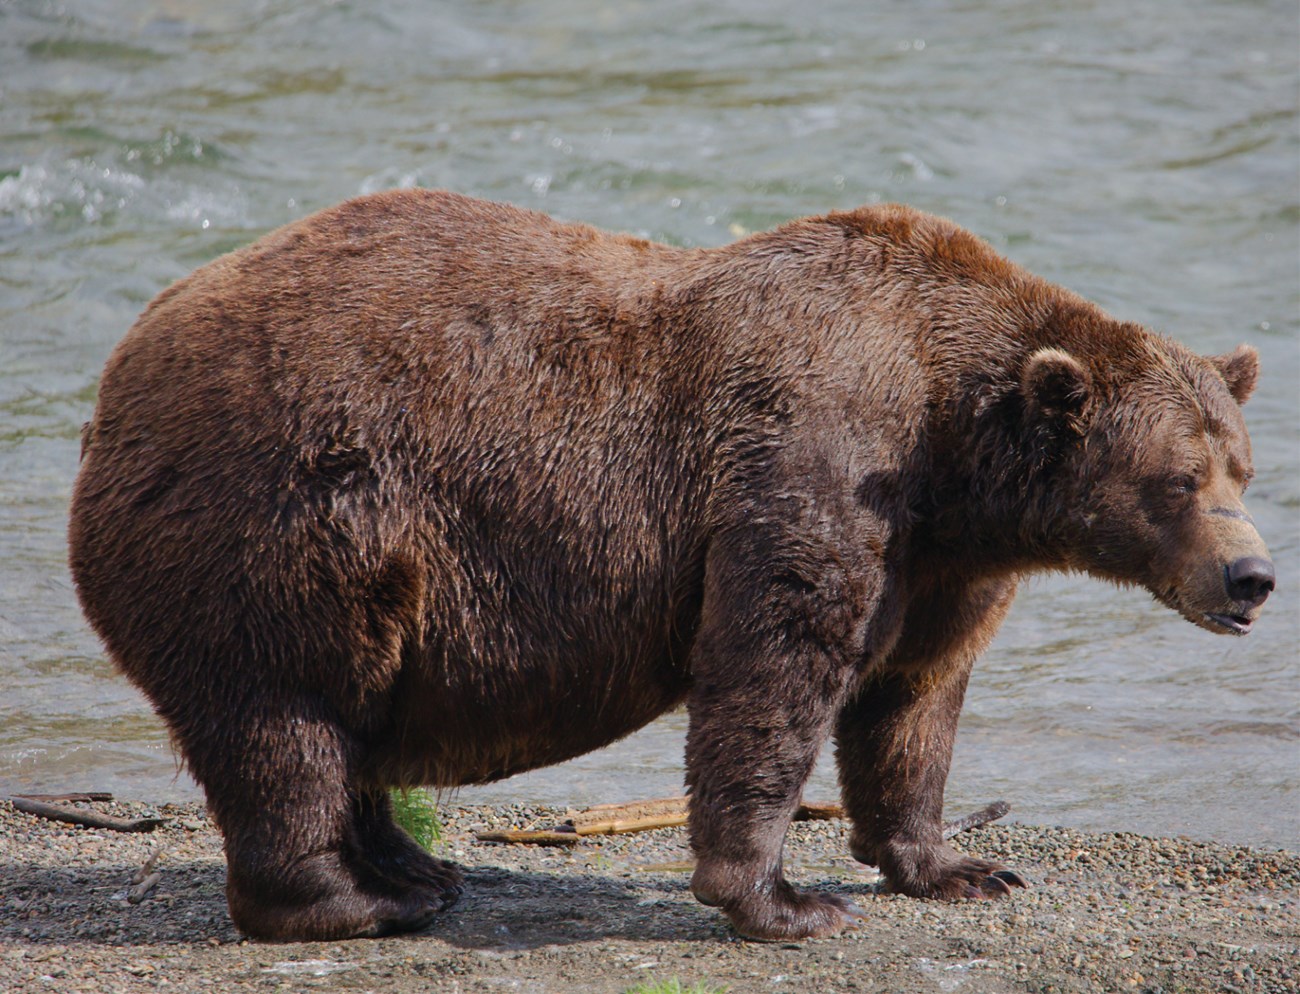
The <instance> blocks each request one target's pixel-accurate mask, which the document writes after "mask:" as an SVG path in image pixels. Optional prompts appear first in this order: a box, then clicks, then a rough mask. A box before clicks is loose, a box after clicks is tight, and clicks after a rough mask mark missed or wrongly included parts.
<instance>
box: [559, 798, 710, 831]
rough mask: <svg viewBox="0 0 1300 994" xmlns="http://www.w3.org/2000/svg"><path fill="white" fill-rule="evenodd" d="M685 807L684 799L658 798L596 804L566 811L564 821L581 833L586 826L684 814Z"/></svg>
mask: <svg viewBox="0 0 1300 994" xmlns="http://www.w3.org/2000/svg"><path fill="white" fill-rule="evenodd" d="M686 805H687V801H686V798H684V797H659V798H655V799H654V800H652V801H631V802H629V803H627V804H597V805H595V806H593V807H590V808H584V809H583V810H581V811H566V812H565V813H564V820H565V823H566V824H568V825H572V826H573V828H574V830H575V831H577V832H579V833H582V829H583V827H584V826H586V825H598V824H605V823H609V822H615V821H639V820H640V819H642V818H655V817H658V816H661V815H676V814H685V813H686ZM596 834H603V833H596Z"/></svg>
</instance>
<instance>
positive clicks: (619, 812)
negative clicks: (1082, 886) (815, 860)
mask: <svg viewBox="0 0 1300 994" xmlns="http://www.w3.org/2000/svg"><path fill="white" fill-rule="evenodd" d="M688 803H689V802H688V801H687V799H686V798H685V797H660V798H656V799H654V800H650V801H632V802H630V803H628V804H597V805H595V806H594V807H590V808H586V809H584V810H582V811H566V812H565V819H566V820H565V822H564V824H562V825H559V826H557V827H556V828H554V829H544V830H539V831H512V830H507V831H497V832H476V833H475V834H474V837H475V838H476V839H478V840H479V841H480V842H514V843H525V844H531V845H538V846H572V845H577V843H578V841H579V840H580V839H583V838H585V837H587V836H589V835H616V834H621V833H625V832H649V831H651V830H653V829H656V828H677V827H678V826H681V825H685V824H686V821H687V808H688ZM1010 810H1011V806H1010V805H1009V804H1007V802H1006V801H994V802H993V803H992V804H990V805H989V806H988V807H986V808H981V809H980V810H979V811H976V812H974V813H973V814H968V815H967V816H966V817H965V818H958V819H957V820H956V821H950V822H947V823H945V824H944V826H943V837H944V838H945V839H951V838H952V837H953V836H954V835H957V834H959V833H961V832H965V831H966V830H967V829H971V828H978V827H979V826H980V825H987V824H988V823H989V822H991V821H997V820H998V819H999V818H1001V817H1002V816H1003V815H1005V814H1006V813H1007V812H1008V811H1010ZM843 817H845V815H844V808H843V807H842V806H840V805H838V804H831V803H827V802H816V801H812V802H807V803H803V804H800V805H799V809H798V810H797V811H796V812H795V815H794V820H795V821H830V820H832V819H835V818H843Z"/></svg>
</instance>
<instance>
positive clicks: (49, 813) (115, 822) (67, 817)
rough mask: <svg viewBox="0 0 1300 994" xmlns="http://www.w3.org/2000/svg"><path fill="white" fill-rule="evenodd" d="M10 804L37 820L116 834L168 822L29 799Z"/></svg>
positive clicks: (143, 830) (141, 830) (149, 829)
mask: <svg viewBox="0 0 1300 994" xmlns="http://www.w3.org/2000/svg"><path fill="white" fill-rule="evenodd" d="M9 803H10V804H12V805H13V806H14V807H15V808H16V809H17V810H19V811H25V812H26V813H27V814H29V815H35V816H36V817H37V818H48V819H49V820H50V821H63V822H67V823H68V824H69V825H83V826H85V827H86V828H107V829H110V830H111V831H114V832H152V831H153V830H154V829H155V828H157V827H158V826H159V825H163V824H166V822H167V819H166V818H133V819H127V818H114V817H113V816H112V815H101V814H99V813H98V812H95V811H79V810H77V809H76V808H65V807H63V806H61V805H58V804H47V803H46V802H44V801H33V800H32V799H31V798H28V797H11V798H9Z"/></svg>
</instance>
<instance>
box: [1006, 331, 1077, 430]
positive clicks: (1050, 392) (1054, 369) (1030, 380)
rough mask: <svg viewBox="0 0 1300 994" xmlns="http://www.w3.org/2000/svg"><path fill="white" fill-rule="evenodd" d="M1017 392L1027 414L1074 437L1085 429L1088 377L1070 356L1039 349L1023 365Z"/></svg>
mask: <svg viewBox="0 0 1300 994" xmlns="http://www.w3.org/2000/svg"><path fill="white" fill-rule="evenodd" d="M1020 390H1021V393H1022V394H1023V396H1024V398H1025V406H1026V408H1027V409H1028V410H1029V412H1030V413H1031V414H1034V415H1037V416H1038V417H1039V418H1041V419H1043V420H1044V421H1047V422H1050V423H1052V424H1054V425H1056V426H1058V427H1060V428H1065V429H1067V430H1068V431H1071V432H1073V433H1074V434H1076V435H1082V434H1083V433H1084V432H1085V431H1086V430H1087V428H1088V413H1089V404H1088V401H1089V399H1090V398H1091V396H1092V376H1091V375H1089V373H1088V370H1087V369H1086V368H1084V365H1083V363H1081V362H1079V360H1078V359H1076V358H1074V356H1072V355H1070V353H1068V352H1064V351H1062V350H1061V349H1053V348H1047V349H1039V350H1038V351H1037V352H1035V353H1034V354H1033V355H1032V356H1030V357H1029V362H1028V363H1026V364H1025V369H1024V372H1023V373H1021V375H1020Z"/></svg>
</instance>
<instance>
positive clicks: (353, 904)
mask: <svg viewBox="0 0 1300 994" xmlns="http://www.w3.org/2000/svg"><path fill="white" fill-rule="evenodd" d="M174 727H175V726H174ZM178 730H179V729H178ZM181 737H182V743H181V744H182V747H183V748H184V749H185V752H186V755H187V758H188V759H189V761H190V767H191V769H192V771H193V773H194V775H195V778H196V779H197V780H198V781H199V782H200V783H201V784H202V785H203V787H204V788H205V790H206V792H207V796H208V806H209V809H210V811H211V812H212V815H213V818H214V820H215V821H216V823H217V825H218V827H219V828H220V829H221V831H222V834H223V835H224V837H225V848H226V859H227V864H228V871H227V883H226V896H227V899H228V902H229V906H230V915H231V918H232V919H234V922H235V925H236V927H237V928H238V929H239V930H240V931H241V932H243V933H244V934H245V935H248V936H250V937H251V938H255V939H265V940H270V941H280V942H289V941H309V940H329V939H343V938H351V937H362V936H378V935H386V934H389V933H393V932H403V931H413V930H416V929H420V928H423V927H424V926H425V925H427V924H428V923H429V921H430V920H431V919H432V918H433V917H434V915H435V914H436V913H437V912H438V911H440V910H441V909H442V908H443V907H445V906H446V905H447V904H448V903H449V902H448V901H447V900H446V899H445V896H444V895H445V890H446V888H445V887H431V886H427V885H422V884H420V883H418V882H415V881H413V880H411V879H399V878H398V877H396V876H394V875H390V874H387V873H385V872H383V871H382V870H381V869H380V868H377V867H376V866H374V865H372V863H371V862H370V860H369V859H368V858H367V852H368V848H367V842H366V840H365V838H364V836H363V832H364V830H365V829H366V828H367V827H368V826H369V825H371V824H372V822H373V819H367V818H364V817H361V816H360V813H359V808H360V807H361V805H360V804H359V802H358V798H359V796H360V791H359V790H358V788H357V787H356V785H355V779H354V770H355V768H356V765H357V764H356V754H357V745H356V743H355V742H354V740H353V739H352V737H351V736H350V735H349V734H348V732H347V731H346V730H345V729H344V728H343V727H342V725H341V724H340V723H339V722H338V721H337V720H336V719H335V718H334V717H333V716H332V715H331V714H330V712H329V709H328V708H326V707H325V706H324V705H323V704H320V703H317V702H312V701H309V700H304V699H298V700H294V701H292V702H290V703H289V704H287V705H285V706H280V707H277V706H276V705H275V703H274V698H271V699H269V700H268V698H267V697H262V698H261V699H260V700H259V701H258V703H257V706H256V710H255V712H254V713H253V714H251V715H250V714H247V713H246V714H243V715H241V716H240V719H239V720H238V721H234V722H232V723H231V724H229V725H227V726H226V727H223V728H222V729H221V731H220V733H219V734H217V735H216V736H209V738H208V739H207V740H206V741H204V742H203V743H202V744H201V745H200V746H199V747H198V748H195V747H194V746H195V745H196V743H194V742H193V741H192V740H191V741H190V742H188V743H187V742H186V741H184V740H185V739H186V738H190V736H186V735H184V733H183V732H182V735H181ZM394 830H396V829H395V827H394ZM412 845H414V843H412Z"/></svg>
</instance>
